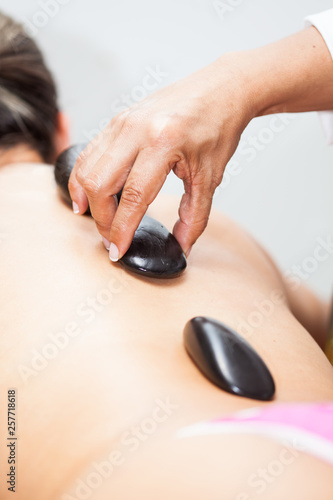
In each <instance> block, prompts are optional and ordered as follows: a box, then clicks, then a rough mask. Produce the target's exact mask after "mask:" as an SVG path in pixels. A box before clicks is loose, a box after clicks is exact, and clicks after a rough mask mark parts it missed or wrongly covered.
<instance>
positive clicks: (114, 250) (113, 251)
mask: <svg viewBox="0 0 333 500" xmlns="http://www.w3.org/2000/svg"><path fill="white" fill-rule="evenodd" d="M109 256H110V260H112V262H117V261H118V257H119V250H118V247H117V246H116V245H115V244H114V243H111V245H110V253H109Z"/></svg>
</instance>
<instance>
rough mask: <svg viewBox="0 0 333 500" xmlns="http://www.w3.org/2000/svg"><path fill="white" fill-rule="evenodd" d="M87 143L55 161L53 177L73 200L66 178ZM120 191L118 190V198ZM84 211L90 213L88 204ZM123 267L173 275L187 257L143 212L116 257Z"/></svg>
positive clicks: (160, 275) (152, 274) (147, 273)
mask: <svg viewBox="0 0 333 500" xmlns="http://www.w3.org/2000/svg"><path fill="white" fill-rule="evenodd" d="M86 145H87V144H77V145H75V146H72V147H70V148H68V149H66V150H65V151H63V152H62V153H61V154H60V156H59V157H58V158H57V160H56V162H55V169H54V174H55V179H56V182H57V184H58V186H59V189H60V193H61V195H62V197H63V199H64V200H65V201H66V202H67V203H68V204H70V205H71V204H72V200H71V197H70V194H69V191H68V181H69V177H70V175H71V172H72V170H73V167H74V165H75V162H76V159H77V157H78V156H79V154H80V153H81V151H83V149H84V148H85V147H86ZM121 192H122V191H119V193H118V194H117V198H118V202H119V200H120V197H121ZM86 214H90V210H89V208H88V210H87V212H86ZM119 262H120V263H121V264H122V265H123V266H124V267H125V268H126V269H128V270H130V271H132V272H134V273H137V274H141V275H144V276H147V277H150V278H175V277H177V276H179V275H180V274H181V273H182V272H183V271H184V270H185V268H186V257H185V255H184V253H183V251H182V249H181V246H180V245H179V243H178V241H177V240H176V238H175V237H174V236H173V235H172V234H171V233H169V231H168V230H167V228H166V227H164V226H163V225H162V224H161V223H160V222H158V221H157V220H155V219H152V218H151V217H149V216H148V215H145V216H144V217H143V219H142V221H141V224H140V225H139V227H138V229H137V230H136V232H135V234H134V238H133V241H132V243H131V246H130V247H129V249H128V251H127V252H126V254H125V255H124V256H123V257H122V259H120V261H119Z"/></svg>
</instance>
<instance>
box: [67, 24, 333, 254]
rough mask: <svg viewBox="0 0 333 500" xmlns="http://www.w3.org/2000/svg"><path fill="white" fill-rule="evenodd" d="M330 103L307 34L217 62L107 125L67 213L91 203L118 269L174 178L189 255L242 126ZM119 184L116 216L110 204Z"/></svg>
mask: <svg viewBox="0 0 333 500" xmlns="http://www.w3.org/2000/svg"><path fill="white" fill-rule="evenodd" d="M332 103H333V64H332V58H331V55H330V53H329V51H328V48H327V46H326V44H325V42H324V40H323V38H322V37H321V35H320V33H319V32H318V31H317V30H316V29H315V28H314V27H309V28H307V29H305V30H303V31H301V32H299V33H297V34H294V35H292V36H290V37H288V38H285V39H283V40H280V41H278V42H275V43H273V44H270V45H267V46H265V47H261V48H258V49H254V50H249V51H243V52H236V53H227V54H224V55H222V56H221V57H220V58H219V59H218V60H217V61H215V62H214V63H213V64H211V65H209V66H207V67H206V68H203V69H201V70H199V71H197V72H196V73H194V74H193V75H191V76H189V77H187V78H185V79H183V80H181V81H179V82H176V83H174V84H172V85H170V86H168V87H166V88H164V89H162V90H159V91H158V92H156V93H154V94H152V95H151V96H149V97H148V98H146V99H144V100H142V101H141V102H139V103H137V104H135V105H134V106H132V107H130V108H129V109H128V110H126V111H124V112H122V113H120V114H119V115H117V116H116V117H115V118H113V120H112V121H111V123H110V124H109V125H108V126H107V127H106V128H105V129H104V130H103V131H102V132H101V133H100V134H99V135H98V136H97V137H96V138H95V139H93V141H92V142H91V143H90V145H89V146H88V147H87V148H86V149H85V150H84V151H83V153H82V154H81V155H80V156H79V158H78V161H77V163H76V165H75V168H74V171H73V173H72V176H71V179H70V184H69V188H70V193H71V197H72V200H73V202H74V205H73V206H74V210H75V212H77V213H80V214H82V213H84V212H85V210H86V208H87V206H88V201H89V205H90V208H91V211H92V214H93V217H94V219H95V222H96V225H97V229H98V230H99V232H100V234H101V235H102V236H103V238H105V239H106V240H108V242H109V243H107V246H110V258H111V260H117V259H118V258H120V257H122V255H123V254H124V253H125V252H126V250H127V249H128V247H129V245H130V243H131V241H132V238H133V235H134V232H135V230H136V228H137V227H138V225H139V222H140V220H141V218H142V216H143V215H144V213H145V212H146V210H147V208H148V206H149V205H150V204H151V203H152V201H153V200H154V199H155V197H156V196H157V194H158V193H159V191H160V189H161V187H162V185H163V184H164V182H165V180H166V177H167V176H168V174H169V173H170V172H171V171H173V172H174V173H175V174H176V175H177V176H178V177H179V178H180V179H181V180H182V181H183V183H184V191H185V193H184V195H183V197H182V200H181V202H180V206H179V214H178V215H179V218H178V221H177V222H176V224H175V226H174V228H173V232H174V235H175V237H176V238H177V239H178V241H179V243H180V245H181V246H182V248H183V250H184V252H185V253H188V252H189V250H190V249H191V247H192V245H193V244H194V242H195V241H196V240H197V238H198V237H199V236H200V235H201V233H202V232H203V231H204V229H205V227H206V224H207V221H208V217H209V213H210V209H211V203H212V196H213V194H214V191H215V189H216V187H217V186H218V185H219V184H220V182H221V180H222V176H223V173H224V169H225V166H226V164H227V162H228V161H229V160H230V158H231V156H232V155H233V153H234V152H235V149H236V147H237V145H238V142H239V139H240V136H241V134H242V132H243V130H244V129H245V127H246V126H247V124H248V123H249V122H250V121H251V120H252V119H253V118H254V117H257V116H261V115H265V114H269V113H281V112H303V111H314V110H318V111H319V110H327V109H333V104H332ZM124 184H125V185H124ZM123 185H124V191H123V194H122V199H121V201H120V204H119V207H118V208H117V206H116V201H115V199H114V197H113V195H114V194H116V193H117V192H118V191H119V190H120V189H121V188H122V187H123ZM175 218H176V217H175Z"/></svg>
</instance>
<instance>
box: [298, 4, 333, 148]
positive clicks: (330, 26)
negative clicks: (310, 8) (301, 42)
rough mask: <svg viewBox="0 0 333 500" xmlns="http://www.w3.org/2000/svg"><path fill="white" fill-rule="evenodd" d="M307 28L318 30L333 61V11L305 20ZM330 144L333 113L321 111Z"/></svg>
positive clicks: (331, 142) (320, 114) (332, 141)
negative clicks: (311, 27) (312, 27)
mask: <svg viewBox="0 0 333 500" xmlns="http://www.w3.org/2000/svg"><path fill="white" fill-rule="evenodd" d="M305 25H306V26H311V25H312V26H314V27H315V28H317V30H318V31H319V33H320V34H321V36H322V37H323V39H324V40H325V43H326V45H327V47H328V50H329V51H330V53H331V56H332V59H333V9H329V10H325V11H324V12H320V14H314V15H313V16H308V17H306V18H305ZM332 64H333V62H332ZM319 116H320V120H321V123H322V125H323V128H324V132H325V136H326V140H327V142H328V144H333V111H321V112H320V113H319Z"/></svg>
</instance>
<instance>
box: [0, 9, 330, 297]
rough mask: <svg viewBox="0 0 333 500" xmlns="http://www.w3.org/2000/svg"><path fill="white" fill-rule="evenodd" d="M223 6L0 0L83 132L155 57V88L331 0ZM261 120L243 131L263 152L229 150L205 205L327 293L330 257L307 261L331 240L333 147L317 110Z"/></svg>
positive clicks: (177, 189) (277, 31)
mask: <svg viewBox="0 0 333 500" xmlns="http://www.w3.org/2000/svg"><path fill="white" fill-rule="evenodd" d="M224 4H225V5H226V6H228V5H229V7H230V10H228V11H225V12H224V13H223V12H222V11H221V12H220V15H219V14H218V12H217V9H216V8H215V7H214V2H213V0H168V1H162V0H141V1H140V2H138V1H137V0H117V1H116V0H93V1H92V0H29V1H27V0H15V1H13V0H0V8H1V9H2V10H4V11H5V12H7V13H9V14H12V15H13V16H15V17H16V18H17V19H20V20H22V21H23V22H25V23H27V24H28V25H29V27H30V30H33V31H34V32H35V37H36V39H37V41H38V42H39V43H40V45H41V46H42V48H43V49H44V53H45V55H46V57H47V60H48V62H49V64H50V66H51V68H52V70H53V72H54V74H55V76H56V79H57V81H58V83H59V89H60V96H61V104H62V107H63V108H64V109H65V110H66V111H67V113H68V114H69V116H70V117H71V120H72V125H73V135H72V139H73V141H82V140H86V139H87V137H92V134H93V133H94V129H98V128H99V127H100V126H101V124H102V123H103V121H105V120H108V119H109V118H110V117H111V116H112V115H113V114H114V110H115V107H117V106H119V104H120V103H121V102H123V101H124V100H125V99H126V97H125V94H127V95H129V96H130V97H129V98H130V101H131V102H134V100H136V99H138V98H139V96H140V95H142V93H143V92H145V90H144V89H142V81H143V78H144V76H145V75H146V74H147V67H148V68H155V66H156V65H159V67H160V69H161V70H162V71H163V72H164V73H166V74H167V75H166V76H165V77H163V78H162V81H161V82H160V83H159V86H164V85H167V84H168V83H171V82H173V81H175V80H177V79H179V78H181V77H183V76H185V75H188V74H189V73H191V72H193V71H194V70H196V69H198V68H200V67H201V66H203V65H206V64H208V63H209V62H211V61H213V60H214V59H215V58H217V57H218V56H219V55H220V54H222V53H223V52H226V51H230V50H241V49H249V48H251V47H256V46H260V45H263V44H267V43H269V42H271V41H274V40H277V39H279V38H281V37H284V36H286V35H289V34H291V33H293V32H295V31H297V30H300V29H302V27H303V18H304V17H305V16H306V15H308V14H312V13H315V12H319V11H321V10H325V9H328V8H330V7H331V6H332V2H330V1H329V0H293V1H292V2H291V1H290V0H279V1H277V0H225V1H224ZM236 5H237V6H236ZM46 11H48V12H49V14H45V12H46ZM332 64H333V62H332ZM140 86H141V88H140ZM221 92H223V89H221ZM147 93H148V92H147ZM127 98H128V97H127ZM271 120H272V117H271V116H267V117H263V118H258V119H256V120H254V121H253V122H252V123H251V124H250V125H249V126H248V128H247V129H246V131H245V132H244V134H243V138H242V144H243V148H246V147H247V143H248V141H249V140H251V139H250V138H251V137H258V138H259V141H260V144H261V150H260V151H256V152H255V153H253V154H250V153H245V149H243V150H242V151H243V154H241V152H238V153H236V155H235V157H234V158H235V160H236V161H237V162H238V165H239V174H238V175H237V176H233V177H232V178H231V182H230V183H229V184H228V186H225V188H224V189H220V190H219V192H218V193H217V195H216V196H215V202H214V203H215V207H216V208H218V209H219V210H223V211H224V212H226V213H228V214H230V215H231V216H232V217H233V218H234V219H236V220H237V221H239V222H240V223H241V224H242V225H243V226H245V227H246V228H247V229H249V230H250V231H251V233H252V234H254V235H255V237H256V238H258V239H259V240H260V241H261V242H262V243H263V244H264V245H265V246H266V247H267V248H268V249H269V250H270V251H271V253H272V254H273V255H274V257H275V258H276V259H277V261H278V262H279V264H280V266H281V267H282V268H283V269H284V270H288V269H291V268H292V267H293V266H294V265H299V266H301V267H302V268H303V273H305V274H307V275H308V277H306V278H304V279H305V281H306V282H307V283H308V284H309V285H311V286H312V287H313V288H314V289H316V290H317V291H318V292H320V293H321V294H322V295H324V296H327V297H328V296H329V295H330V291H331V285H332V281H333V256H330V258H329V259H328V260H327V261H326V262H324V263H320V264H318V266H316V265H314V264H313V261H312V266H313V267H312V268H311V262H310V261H309V260H307V259H308V258H309V257H311V256H312V255H313V252H314V249H315V247H316V245H317V239H318V238H320V237H321V238H324V239H327V237H329V236H331V237H332V238H333V202H332V192H333V148H329V147H327V146H326V144H325V139H324V135H323V133H322V130H321V126H320V122H319V120H318V118H317V116H316V114H315V113H307V114H301V115H296V118H295V119H293V120H291V119H290V120H289V123H285V124H283V123H282V122H280V123H282V126H281V131H279V132H272V131H270V130H271V128H272V122H271ZM269 129H270V130H269ZM189 132H190V131H189ZM265 141H266V143H265V144H264V142H265ZM252 156H253V158H252ZM165 190H166V191H169V192H173V193H181V192H182V185H181V182H180V181H179V180H178V179H177V178H176V177H175V176H174V175H173V174H171V176H170V179H169V180H168V182H167V184H166V186H165ZM307 266H310V267H309V268H308V269H309V272H307V271H306V270H305V268H306V267H307Z"/></svg>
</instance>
